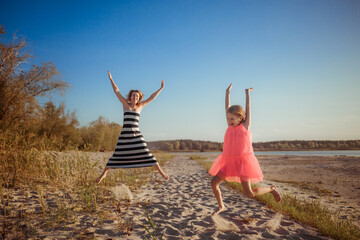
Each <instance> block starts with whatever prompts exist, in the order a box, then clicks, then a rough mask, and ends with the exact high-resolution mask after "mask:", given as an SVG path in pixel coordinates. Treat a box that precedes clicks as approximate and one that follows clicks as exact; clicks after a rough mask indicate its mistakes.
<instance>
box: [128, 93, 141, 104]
mask: <svg viewBox="0 0 360 240" xmlns="http://www.w3.org/2000/svg"><path fill="white" fill-rule="evenodd" d="M139 99H140V93H138V92H133V93H132V94H131V97H130V100H131V102H133V103H135V104H136V103H138V102H139Z"/></svg>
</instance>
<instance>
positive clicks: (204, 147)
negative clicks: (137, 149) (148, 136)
mask: <svg viewBox="0 0 360 240" xmlns="http://www.w3.org/2000/svg"><path fill="white" fill-rule="evenodd" d="M148 146H149V148H150V149H151V150H161V151H199V152H209V151H211V152H219V151H222V143H218V142H211V141H196V140H190V139H181V140H169V141H154V142H149V143H148Z"/></svg>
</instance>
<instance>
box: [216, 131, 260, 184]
mask: <svg viewBox="0 0 360 240" xmlns="http://www.w3.org/2000/svg"><path fill="white" fill-rule="evenodd" d="M209 173H210V174H211V175H213V176H219V177H221V178H224V179H225V180H226V181H229V182H235V181H236V182H242V181H248V180H250V181H251V183H257V182H260V181H262V179H263V178H264V176H263V174H262V172H261V169H260V165H259V162H258V160H257V159H256V157H255V154H254V150H253V147H252V137H251V132H250V130H246V128H245V127H244V126H243V125H242V124H240V125H238V126H236V127H231V126H229V127H228V129H227V130H226V133H225V137H224V147H223V153H222V154H221V155H220V156H218V157H217V158H216V159H215V161H214V163H213V164H212V166H211V168H210V170H209Z"/></svg>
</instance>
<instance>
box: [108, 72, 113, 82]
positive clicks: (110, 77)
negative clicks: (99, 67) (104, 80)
mask: <svg viewBox="0 0 360 240" xmlns="http://www.w3.org/2000/svg"><path fill="white" fill-rule="evenodd" d="M108 74H109V79H110V80H112V76H111V73H110V71H109V70H108Z"/></svg>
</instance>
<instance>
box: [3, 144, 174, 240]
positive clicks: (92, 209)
mask: <svg viewBox="0 0 360 240" xmlns="http://www.w3.org/2000/svg"><path fill="white" fill-rule="evenodd" d="M1 140H4V139H0V146H1V148H0V172H1V173H2V174H1V176H0V239H27V238H40V237H41V234H40V232H41V231H52V230H58V229H66V228H67V227H68V226H69V225H71V224H74V223H76V224H85V223H83V222H82V220H79V219H82V218H84V219H88V220H87V222H86V224H87V225H89V226H96V225H97V224H98V223H101V222H102V221H103V220H104V219H111V218H114V220H116V221H117V222H119V226H118V227H119V229H118V231H119V232H124V233H125V234H130V233H131V231H132V223H129V222H126V221H125V220H123V219H122V214H120V212H121V211H123V212H124V211H126V208H128V207H129V202H127V201H120V200H118V199H116V198H115V197H114V195H113V193H112V192H111V191H110V190H109V187H112V186H116V185H118V184H119V183H123V184H125V185H127V186H128V187H129V188H130V189H131V190H132V191H134V190H136V189H139V188H140V187H141V186H142V185H144V184H147V182H148V181H149V180H150V176H151V175H152V174H153V172H154V169H153V168H141V169H126V170H124V169H118V170H116V171H111V172H110V173H109V174H108V176H107V177H106V178H105V179H104V181H103V182H102V183H101V184H100V185H97V184H95V180H96V178H97V177H98V176H99V174H100V172H101V170H102V168H103V166H104V165H105V163H106V161H107V157H105V156H104V155H103V156H102V157H101V155H98V156H97V157H94V155H95V154H94V153H86V152H79V151H74V152H67V153H59V152H45V151H41V150H37V149H35V148H32V147H31V143H30V142H27V139H24V138H18V139H13V140H15V141H14V144H13V145H12V146H11V145H10V146H9V145H7V148H5V147H3V146H5V144H4V143H3V142H1ZM21 146H23V147H21ZM99 156H100V157H99ZM156 157H157V159H158V160H159V163H160V164H161V165H163V164H164V163H165V162H166V161H167V160H168V159H170V158H171V157H172V156H170V155H166V154H162V153H157V154H156ZM114 211H115V212H116V214H111V213H112V212H114ZM67 237H69V238H80V239H83V238H88V237H91V234H90V233H87V232H86V231H85V232H84V231H69V235H68V236H67Z"/></svg>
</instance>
